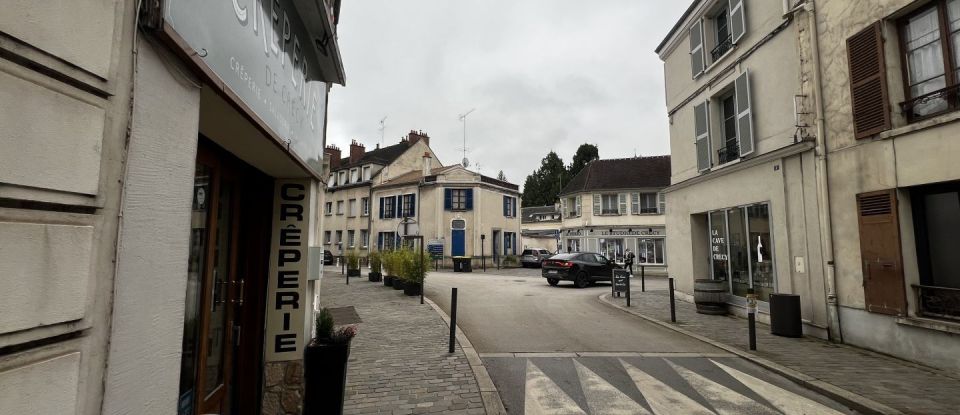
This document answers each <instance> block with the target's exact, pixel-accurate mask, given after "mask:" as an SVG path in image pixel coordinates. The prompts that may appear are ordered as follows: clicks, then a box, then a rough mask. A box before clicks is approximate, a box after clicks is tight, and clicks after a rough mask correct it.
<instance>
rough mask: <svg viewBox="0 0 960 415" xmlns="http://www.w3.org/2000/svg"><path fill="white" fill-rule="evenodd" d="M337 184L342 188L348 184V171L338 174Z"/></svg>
mask: <svg viewBox="0 0 960 415" xmlns="http://www.w3.org/2000/svg"><path fill="white" fill-rule="evenodd" d="M337 184H339V185H340V186H343V185H345V184H347V171H346V170H343V171H341V172H339V173H337Z"/></svg>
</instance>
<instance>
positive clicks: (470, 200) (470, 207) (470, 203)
mask: <svg viewBox="0 0 960 415" xmlns="http://www.w3.org/2000/svg"><path fill="white" fill-rule="evenodd" d="M464 193H466V195H467V210H473V189H465V190H464Z"/></svg>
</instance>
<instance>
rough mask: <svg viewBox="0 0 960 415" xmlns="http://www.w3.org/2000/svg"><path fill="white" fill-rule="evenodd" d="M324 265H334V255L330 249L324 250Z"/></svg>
mask: <svg viewBox="0 0 960 415" xmlns="http://www.w3.org/2000/svg"><path fill="white" fill-rule="evenodd" d="M323 265H333V254H332V253H330V250H329V249H324V250H323Z"/></svg>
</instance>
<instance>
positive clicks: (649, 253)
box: [635, 238, 667, 265]
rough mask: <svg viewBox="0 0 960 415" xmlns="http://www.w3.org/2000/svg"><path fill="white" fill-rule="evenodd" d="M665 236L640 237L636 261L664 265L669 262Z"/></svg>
mask: <svg viewBox="0 0 960 415" xmlns="http://www.w3.org/2000/svg"><path fill="white" fill-rule="evenodd" d="M663 246H664V239H663V238H638V239H637V252H636V254H635V255H636V258H635V259H636V262H637V263H641V264H646V265H663V264H665V263H666V262H667V260H666V254H665V253H664V249H663Z"/></svg>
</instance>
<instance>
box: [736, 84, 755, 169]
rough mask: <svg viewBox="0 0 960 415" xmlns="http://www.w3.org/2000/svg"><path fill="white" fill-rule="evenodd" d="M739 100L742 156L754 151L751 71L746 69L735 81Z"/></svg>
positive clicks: (739, 129) (739, 142)
mask: <svg viewBox="0 0 960 415" xmlns="http://www.w3.org/2000/svg"><path fill="white" fill-rule="evenodd" d="M734 89H735V90H736V92H735V93H736V101H737V144H739V145H740V157H743V156H746V155H748V154H750V153H753V149H754V142H753V136H754V134H753V111H752V109H751V106H750V73H749V71H747V70H744V71H743V73H742V74H740V76H738V77H737V80H736V81H734Z"/></svg>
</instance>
